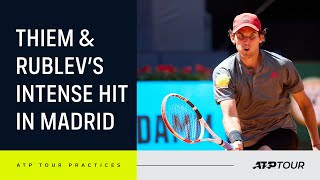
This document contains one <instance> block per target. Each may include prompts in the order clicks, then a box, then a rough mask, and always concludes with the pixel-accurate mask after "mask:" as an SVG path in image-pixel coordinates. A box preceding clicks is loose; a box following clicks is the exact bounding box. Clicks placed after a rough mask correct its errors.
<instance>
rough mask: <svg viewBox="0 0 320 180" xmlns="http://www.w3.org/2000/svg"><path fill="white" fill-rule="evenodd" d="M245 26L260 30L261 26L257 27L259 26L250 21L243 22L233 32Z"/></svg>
mask: <svg viewBox="0 0 320 180" xmlns="http://www.w3.org/2000/svg"><path fill="white" fill-rule="evenodd" d="M243 27H251V28H252V29H254V30H256V31H259V28H257V26H255V25H253V24H250V23H244V24H241V25H240V26H238V27H237V28H235V29H233V30H232V33H236V32H237V31H238V30H239V29H241V28H243Z"/></svg>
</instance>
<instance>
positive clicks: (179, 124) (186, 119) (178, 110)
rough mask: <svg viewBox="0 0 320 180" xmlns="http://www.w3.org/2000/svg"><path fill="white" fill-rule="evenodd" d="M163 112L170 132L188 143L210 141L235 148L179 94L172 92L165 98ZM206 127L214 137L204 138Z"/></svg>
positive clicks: (163, 118) (228, 147)
mask: <svg viewBox="0 0 320 180" xmlns="http://www.w3.org/2000/svg"><path fill="white" fill-rule="evenodd" d="M161 114H162V120H163V122H164V124H165V126H166V127H167V128H168V129H169V130H170V132H171V133H172V134H173V135H174V136H175V137H177V138H178V139H180V140H182V141H184V142H186V143H189V144H193V143H198V142H203V141H209V142H214V143H216V144H218V145H220V146H222V147H223V148H225V149H227V150H232V149H233V147H232V146H231V145H230V144H229V143H228V142H225V141H223V140H222V139H221V138H220V137H219V136H217V135H216V134H215V133H214V132H213V131H212V129H211V128H210V127H209V125H208V124H207V123H206V122H205V120H204V119H203V117H202V115H201V114H200V112H199V110H198V109H197V107H196V106H195V105H193V104H192V103H191V102H190V101H189V100H188V99H186V98H185V97H183V96H181V95H179V94H175V93H171V94H168V95H166V96H165V97H164V98H163V100H162V106H161ZM204 129H206V130H207V131H208V132H209V133H210V134H211V136H212V137H213V138H203V135H204Z"/></svg>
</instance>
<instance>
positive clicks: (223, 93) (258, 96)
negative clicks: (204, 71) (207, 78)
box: [212, 50, 303, 147]
mask: <svg viewBox="0 0 320 180" xmlns="http://www.w3.org/2000/svg"><path fill="white" fill-rule="evenodd" d="M260 52H261V53H262V60H263V65H262V67H261V69H260V70H259V71H258V72H257V73H255V74H253V73H252V71H251V70H250V69H248V68H247V67H246V66H245V65H244V64H243V63H242V62H241V61H240V58H239V54H238V53H235V54H233V55H231V56H230V57H228V58H227V59H225V60H224V61H222V62H221V63H220V64H219V65H218V66H217V67H216V68H215V69H214V71H213V75H212V77H213V84H214V97H215V100H216V102H217V103H218V104H219V103H220V102H221V101H223V100H227V99H235V101H236V105H237V112H238V116H239V119H240V123H241V128H242V133H243V140H244V146H246V147H247V146H251V145H253V144H255V143H256V142H257V141H259V140H260V139H262V138H263V137H264V136H266V135H267V134H268V132H270V131H273V130H275V129H278V128H287V129H292V130H294V131H295V132H296V124H295V122H294V120H293V119H292V117H291V114H290V106H289V105H290V98H289V93H297V92H300V91H302V90H303V83H302V81H301V78H300V76H299V74H298V72H297V70H296V68H295V66H294V65H293V63H292V61H290V60H289V59H287V58H285V57H283V56H280V55H278V54H276V53H272V52H268V51H266V50H260ZM221 74H225V75H227V76H228V77H230V82H229V84H228V85H227V86H225V87H217V86H216V85H215V79H216V77H217V76H219V75H221Z"/></svg>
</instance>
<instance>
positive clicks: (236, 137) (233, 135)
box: [229, 130, 242, 143]
mask: <svg viewBox="0 0 320 180" xmlns="http://www.w3.org/2000/svg"><path fill="white" fill-rule="evenodd" d="M229 140H230V142H231V143H234V142H235V141H241V142H242V135H241V133H240V132H239V131H238V130H233V131H231V132H230V133H229Z"/></svg>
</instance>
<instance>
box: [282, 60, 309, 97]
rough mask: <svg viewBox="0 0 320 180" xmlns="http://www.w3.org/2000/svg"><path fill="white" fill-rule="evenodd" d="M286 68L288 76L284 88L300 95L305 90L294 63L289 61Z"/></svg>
mask: <svg viewBox="0 0 320 180" xmlns="http://www.w3.org/2000/svg"><path fill="white" fill-rule="evenodd" d="M286 67H287V74H286V80H285V82H284V86H285V87H286V88H287V90H288V91H289V92H290V93H298V92H300V91H302V90H303V89H304V87H303V82H302V80H301V77H300V75H299V73H298V71H297V69H296V67H295V66H294V64H293V63H292V61H290V60H288V62H287V63H286Z"/></svg>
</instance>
